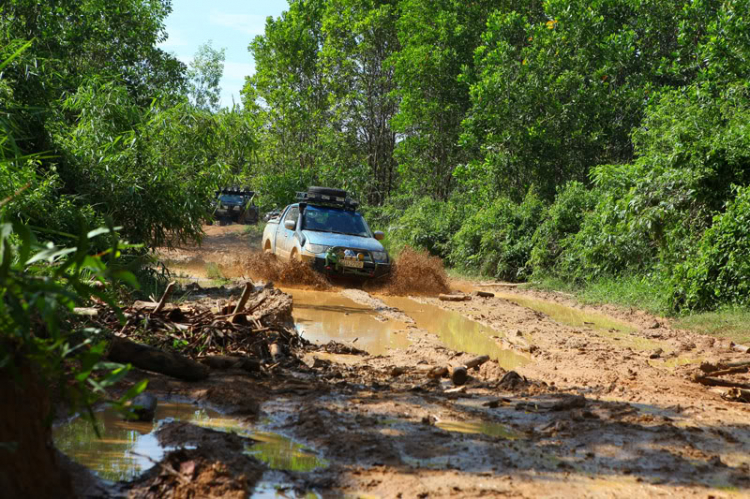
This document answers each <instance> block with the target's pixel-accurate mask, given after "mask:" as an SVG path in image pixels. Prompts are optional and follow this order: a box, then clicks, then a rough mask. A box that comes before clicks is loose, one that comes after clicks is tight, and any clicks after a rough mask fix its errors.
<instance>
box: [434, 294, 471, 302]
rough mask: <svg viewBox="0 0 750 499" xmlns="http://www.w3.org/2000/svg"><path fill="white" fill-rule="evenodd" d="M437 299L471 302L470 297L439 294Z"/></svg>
mask: <svg viewBox="0 0 750 499" xmlns="http://www.w3.org/2000/svg"><path fill="white" fill-rule="evenodd" d="M438 299H439V300H440V301H469V300H471V296H469V295H444V294H440V295H438Z"/></svg>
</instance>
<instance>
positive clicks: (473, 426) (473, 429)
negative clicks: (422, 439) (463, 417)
mask: <svg viewBox="0 0 750 499" xmlns="http://www.w3.org/2000/svg"><path fill="white" fill-rule="evenodd" d="M435 426H437V427H438V428H440V429H442V430H445V431H453V432H457V433H468V434H474V435H477V434H480V433H481V434H482V435H487V436H490V437H498V438H505V439H508V440H515V439H517V438H521V435H520V434H518V433H517V432H516V431H514V430H512V429H510V428H508V427H507V426H505V425H504V424H500V423H487V422H484V421H476V422H472V421H438V422H437V423H435Z"/></svg>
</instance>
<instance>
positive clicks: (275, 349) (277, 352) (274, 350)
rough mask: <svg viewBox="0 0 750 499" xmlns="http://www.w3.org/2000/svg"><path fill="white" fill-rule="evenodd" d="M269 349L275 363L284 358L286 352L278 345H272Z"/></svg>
mask: <svg viewBox="0 0 750 499" xmlns="http://www.w3.org/2000/svg"><path fill="white" fill-rule="evenodd" d="M268 349H269V351H270V352H271V359H273V361H274V362H277V361H278V360H279V359H281V358H283V357H284V350H283V349H282V348H281V345H279V344H278V343H271V345H270V346H269V347H268Z"/></svg>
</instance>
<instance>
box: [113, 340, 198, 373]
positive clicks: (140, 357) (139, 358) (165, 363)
mask: <svg viewBox="0 0 750 499" xmlns="http://www.w3.org/2000/svg"><path fill="white" fill-rule="evenodd" d="M107 358H109V360H111V361H114V362H120V363H122V364H127V363H130V364H133V365H134V366H135V367H137V368H139V369H143V370H146V371H153V372H156V373H161V374H166V375H167V376H172V377H173V378H179V379H183V380H185V381H199V380H202V379H206V378H208V372H209V369H208V367H207V366H204V365H203V364H201V363H199V362H196V361H194V360H191V359H189V358H187V357H185V356H184V355H180V354H177V353H172V352H164V351H162V350H159V349H157V348H154V347H150V346H148V345H143V344H142V343H135V342H133V341H130V340H127V339H125V338H118V337H115V338H113V339H112V341H110V343H109V352H108V353H107Z"/></svg>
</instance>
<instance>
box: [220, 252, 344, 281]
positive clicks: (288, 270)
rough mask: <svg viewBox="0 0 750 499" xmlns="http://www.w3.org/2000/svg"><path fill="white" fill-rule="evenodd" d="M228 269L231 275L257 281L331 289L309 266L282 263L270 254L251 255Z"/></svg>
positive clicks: (324, 279) (297, 263) (298, 263)
mask: <svg viewBox="0 0 750 499" xmlns="http://www.w3.org/2000/svg"><path fill="white" fill-rule="evenodd" d="M230 267H231V269H230V272H231V273H233V274H234V273H236V274H239V275H241V276H242V277H249V278H251V279H255V280H259V281H265V282H273V283H275V284H280V285H283V286H303V287H306V288H311V289H317V290H326V289H331V284H330V283H329V282H328V280H327V279H326V278H325V276H323V275H321V274H319V273H317V272H315V271H314V270H313V269H312V267H311V266H310V265H309V264H307V263H303V262H295V261H291V262H282V261H280V260H279V259H278V258H276V257H275V256H274V255H272V254H270V253H265V252H263V253H261V252H259V253H252V254H250V255H249V256H247V257H245V258H242V259H240V260H237V261H235V262H234V263H233V264H232V265H231V266H230Z"/></svg>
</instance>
